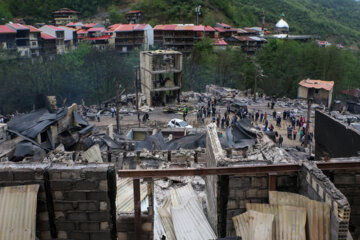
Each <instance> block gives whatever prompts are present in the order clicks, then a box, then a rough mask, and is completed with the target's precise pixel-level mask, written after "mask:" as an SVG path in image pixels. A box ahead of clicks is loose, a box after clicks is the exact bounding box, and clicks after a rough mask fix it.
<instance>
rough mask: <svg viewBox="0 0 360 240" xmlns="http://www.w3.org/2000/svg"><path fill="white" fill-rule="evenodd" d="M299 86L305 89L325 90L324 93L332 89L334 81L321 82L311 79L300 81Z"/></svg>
mask: <svg viewBox="0 0 360 240" xmlns="http://www.w3.org/2000/svg"><path fill="white" fill-rule="evenodd" d="M299 84H300V86H303V87H306V88H315V89H325V90H326V91H330V90H331V89H332V88H333V87H334V81H323V80H312V79H305V80H302V81H301V82H300V83H299Z"/></svg>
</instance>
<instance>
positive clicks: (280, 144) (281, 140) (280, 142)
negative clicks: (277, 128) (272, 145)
mask: <svg viewBox="0 0 360 240" xmlns="http://www.w3.org/2000/svg"><path fill="white" fill-rule="evenodd" d="M283 141H284V139H283V137H282V136H281V135H280V136H279V147H282V144H283Z"/></svg>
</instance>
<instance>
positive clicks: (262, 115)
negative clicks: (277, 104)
mask: <svg viewBox="0 0 360 240" xmlns="http://www.w3.org/2000/svg"><path fill="white" fill-rule="evenodd" d="M263 119H264V113H263V112H261V114H260V122H262V121H263Z"/></svg>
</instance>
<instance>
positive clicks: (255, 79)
mask: <svg viewBox="0 0 360 240" xmlns="http://www.w3.org/2000/svg"><path fill="white" fill-rule="evenodd" d="M256 73H257V70H256V66H255V76H254V98H253V101H254V102H256V85H257V78H256Z"/></svg>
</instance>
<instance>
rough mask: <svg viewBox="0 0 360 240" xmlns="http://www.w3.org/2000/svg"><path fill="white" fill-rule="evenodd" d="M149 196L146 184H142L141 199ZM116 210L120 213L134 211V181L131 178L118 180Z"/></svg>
mask: <svg viewBox="0 0 360 240" xmlns="http://www.w3.org/2000/svg"><path fill="white" fill-rule="evenodd" d="M146 196H147V187H146V184H141V185H140V201H144V199H145V198H146ZM116 211H117V212H118V213H132V212H134V190H133V182H132V179H130V178H124V179H118V180H117V194H116Z"/></svg>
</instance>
